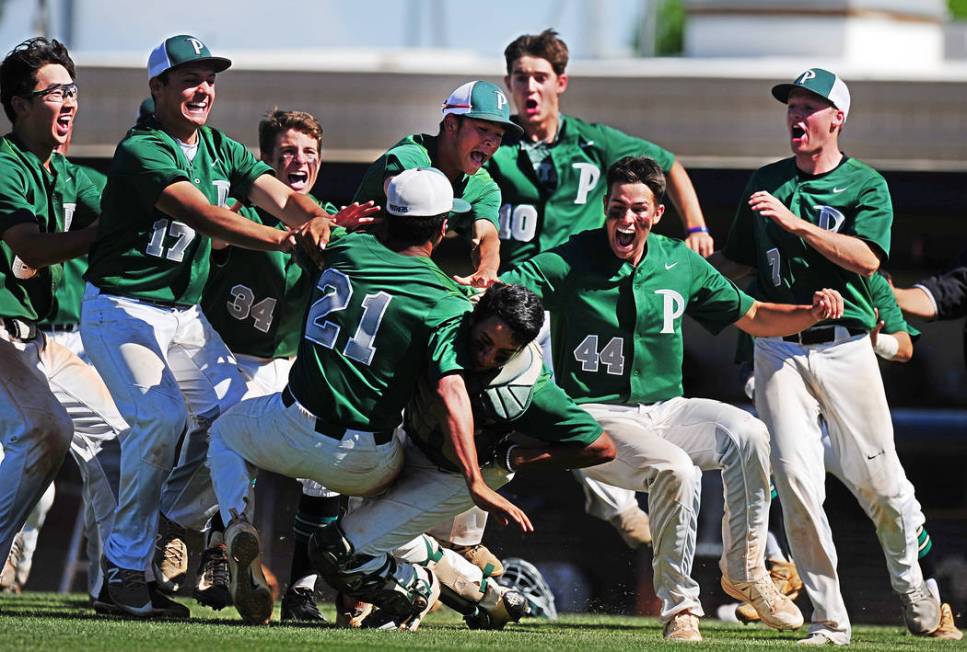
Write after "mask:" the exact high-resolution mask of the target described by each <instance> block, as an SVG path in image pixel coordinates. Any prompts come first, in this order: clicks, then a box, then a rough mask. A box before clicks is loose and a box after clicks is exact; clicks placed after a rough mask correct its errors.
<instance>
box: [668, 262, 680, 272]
mask: <svg viewBox="0 0 967 652" xmlns="http://www.w3.org/2000/svg"><path fill="white" fill-rule="evenodd" d="M677 264H678V263H671V264H669V263H665V271H668V270H670V269H671V268H672V267H674V266H675V265H677Z"/></svg>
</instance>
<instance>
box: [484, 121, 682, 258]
mask: <svg viewBox="0 0 967 652" xmlns="http://www.w3.org/2000/svg"><path fill="white" fill-rule="evenodd" d="M525 139H526V136H516V135H513V134H506V135H505V136H504V141H503V143H502V144H501V146H500V148H499V149H498V150H497V152H496V153H495V154H494V156H493V158H492V159H490V161H488V162H487V170H488V171H489V172H490V176H492V177H493V179H494V181H496V182H497V185H498V186H500V194H501V197H502V198H503V200H502V201H503V205H502V206H501V207H500V225H499V232H500V264H501V270H506V269H510V268H511V267H513V266H514V265H516V264H517V263H520V262H522V261H525V260H528V259H530V258H533V257H534V256H536V255H537V254H538V253H540V252H542V251H546V250H548V249H550V248H552V247H556V246H557V245H559V244H562V243H564V242H566V241H567V239H568V238H570V237H571V236H572V235H574V234H575V233H580V232H581V231H587V230H588V229H594V228H597V227H599V226H601V225H602V224H603V223H604V217H603V213H602V212H601V206H602V201H603V199H604V195H605V192H606V191H607V188H606V187H605V186H606V185H607V183H606V177H607V172H608V167H609V166H610V165H611V164H612V163H614V162H615V161H617V160H618V159H620V158H622V157H624V156H648V157H651V158H653V159H654V160H655V161H656V162H657V163H658V165H660V166H661V169H662V170H664V171H665V172H668V171H669V170H670V169H671V167H672V164H673V163H674V162H675V156H674V154H672V153H671V152H669V151H667V150H665V149H662V148H661V147H659V146H658V145H655V144H654V143H651V142H648V141H647V140H642V139H641V138H635V137H634V136H629V135H628V134H626V133H624V132H622V131H619V130H617V129H615V128H613V127H609V126H607V125H601V124H592V123H588V122H585V121H583V120H579V119H578V118H574V117H571V116H565V115H562V116H561V117H560V122H559V123H558V132H557V137H556V139H555V141H554V142H553V143H551V144H550V145H548V148H547V157H546V158H545V159H544V160H543V161H542V163H541V164H540V165H539V166H538V169H535V165H534V163H533V162H532V161H533V159H532V158H531V156H530V153H529V152H528V143H527V141H526V140H525Z"/></svg>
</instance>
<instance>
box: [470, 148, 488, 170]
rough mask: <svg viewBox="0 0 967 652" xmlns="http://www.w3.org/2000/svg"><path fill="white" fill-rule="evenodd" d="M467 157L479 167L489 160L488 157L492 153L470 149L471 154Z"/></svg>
mask: <svg viewBox="0 0 967 652" xmlns="http://www.w3.org/2000/svg"><path fill="white" fill-rule="evenodd" d="M467 158H469V159H470V162H471V163H472V164H473V165H474V166H475V167H478V168H479V167H480V166H481V165H483V164H484V163H486V162H487V159H489V158H490V155H489V154H486V153H484V152H482V151H481V150H479V149H473V150H470V154H469V155H468V156H467Z"/></svg>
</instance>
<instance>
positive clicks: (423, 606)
mask: <svg viewBox="0 0 967 652" xmlns="http://www.w3.org/2000/svg"><path fill="white" fill-rule="evenodd" d="M414 569H415V570H416V575H417V578H418V579H417V585H418V586H420V588H419V589H418V591H419V593H418V594H417V595H413V596H412V597H410V598H407V597H405V596H403V595H402V594H399V593H397V594H395V595H393V594H392V592H391V593H390V594H384V595H383V598H384V601H383V602H381V604H383V605H384V608H377V609H374V610H373V611H372V613H370V614H369V615H368V616H366V618H364V619H363V624H362V626H363V628H364V629H384V630H399V631H401V632H415V631H416V630H417V629H419V628H420V625H421V624H422V623H423V619H424V618H425V617H426V615H427V614H428V613H430V609H431V608H432V607H433V605H434V604H435V603H436V602H437V601H438V600H439V599H440V590H441V589H440V580H439V579H438V578H437V576H436V575H435V574H434V573H433V572H432V571H430V570H429V569H426V568H422V567H419V566H416V567H414ZM421 576H422V577H421ZM414 588H415V587H414ZM411 600H412V601H411ZM406 612H409V613H406ZM401 614H402V615H401Z"/></svg>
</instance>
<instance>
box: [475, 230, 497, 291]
mask: <svg viewBox="0 0 967 652" xmlns="http://www.w3.org/2000/svg"><path fill="white" fill-rule="evenodd" d="M473 230H474V248H473V251H472V252H471V255H472V256H473V261H474V267H475V273H476V274H477V275H483V274H487V275H489V276H492V277H494V278H496V277H497V270H498V269H499V268H500V237H499V235H498V234H497V229H496V228H495V227H494V225H493V224H491V223H490V222H487V221H486V220H477V221H476V222H474V225H473Z"/></svg>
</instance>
